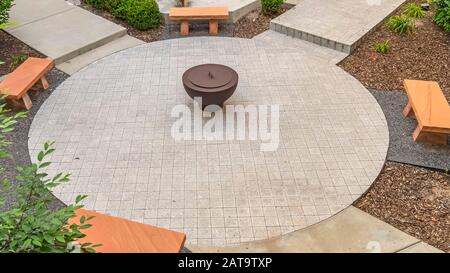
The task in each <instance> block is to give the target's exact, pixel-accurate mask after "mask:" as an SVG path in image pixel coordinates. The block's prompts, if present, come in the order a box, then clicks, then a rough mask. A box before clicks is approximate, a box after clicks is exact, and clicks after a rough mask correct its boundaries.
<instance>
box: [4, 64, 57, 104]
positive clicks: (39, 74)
mask: <svg viewBox="0 0 450 273" xmlns="http://www.w3.org/2000/svg"><path fill="white" fill-rule="evenodd" d="M53 66H54V62H53V60H51V59H41V58H34V57H30V58H28V59H27V60H26V61H25V62H23V63H22V64H21V65H19V67H17V68H16V70H14V71H13V72H11V73H10V74H8V75H7V76H6V77H5V79H4V80H3V81H1V82H0V93H2V94H5V95H8V96H7V97H6V98H7V99H8V100H12V101H14V102H19V103H20V101H22V103H21V104H22V105H23V106H24V107H25V108H26V109H27V110H28V109H30V108H31V106H32V105H33V104H32V102H31V99H30V97H29V96H28V90H30V88H31V87H33V86H34V85H35V84H36V83H37V82H38V81H40V82H41V84H42V87H43V88H44V89H47V88H48V82H47V80H46V79H45V74H46V73H47V72H48V71H49V70H50V69H52V68H53Z"/></svg>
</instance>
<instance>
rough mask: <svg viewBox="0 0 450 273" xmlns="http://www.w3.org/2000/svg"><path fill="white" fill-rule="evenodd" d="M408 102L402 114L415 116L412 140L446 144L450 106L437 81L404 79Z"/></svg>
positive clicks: (449, 126)
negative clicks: (415, 124) (415, 125)
mask: <svg viewBox="0 0 450 273" xmlns="http://www.w3.org/2000/svg"><path fill="white" fill-rule="evenodd" d="M403 84H404V86H405V89H406V93H407V94H408V104H407V105H406V107H405V109H404V110H403V115H404V116H405V117H407V116H415V118H416V120H417V123H418V125H417V128H416V130H415V131H414V133H413V139H414V141H423V142H430V143H434V144H442V145H446V144H447V136H448V135H449V134H450V106H449V104H448V102H447V99H446V98H445V96H444V94H443V93H442V90H441V88H440V87H439V84H438V83H437V82H433V81H418V80H404V81H403Z"/></svg>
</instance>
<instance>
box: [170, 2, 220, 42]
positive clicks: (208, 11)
mask: <svg viewBox="0 0 450 273" xmlns="http://www.w3.org/2000/svg"><path fill="white" fill-rule="evenodd" d="M169 18H170V20H173V21H180V34H181V35H182V36H187V35H188V34H189V21H190V20H209V34H210V35H217V33H218V30H219V20H226V19H228V8H227V7H188V8H186V7H184V8H171V9H170V11H169Z"/></svg>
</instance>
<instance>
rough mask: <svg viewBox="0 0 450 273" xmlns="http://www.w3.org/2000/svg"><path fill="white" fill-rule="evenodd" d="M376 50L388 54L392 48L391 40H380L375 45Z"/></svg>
mask: <svg viewBox="0 0 450 273" xmlns="http://www.w3.org/2000/svg"><path fill="white" fill-rule="evenodd" d="M374 48H375V51H376V52H378V53H381V54H387V53H388V52H389V50H390V49H391V43H390V42H389V40H386V41H384V42H378V43H376V44H375V46H374Z"/></svg>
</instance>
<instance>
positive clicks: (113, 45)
mask: <svg viewBox="0 0 450 273" xmlns="http://www.w3.org/2000/svg"><path fill="white" fill-rule="evenodd" d="M143 43H144V42H143V41H141V40H139V39H136V38H134V37H131V36H128V35H125V36H123V37H120V38H118V39H116V40H114V41H112V42H109V43H107V44H105V45H103V46H101V47H98V48H95V49H93V50H91V51H88V52H86V53H84V54H82V55H80V56H77V57H75V58H73V59H71V60H68V61H66V62H64V63H61V64H59V65H57V66H56V68H58V69H59V70H62V71H64V72H65V73H67V74H69V75H72V74H74V73H75V72H77V71H79V70H80V69H82V68H83V67H85V66H87V65H88V64H91V63H93V62H95V61H97V60H99V59H101V58H103V57H106V56H108V55H111V54H113V53H115V52H118V51H121V50H124V49H127V48H130V47H133V46H137V45H140V44H143Z"/></svg>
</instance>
